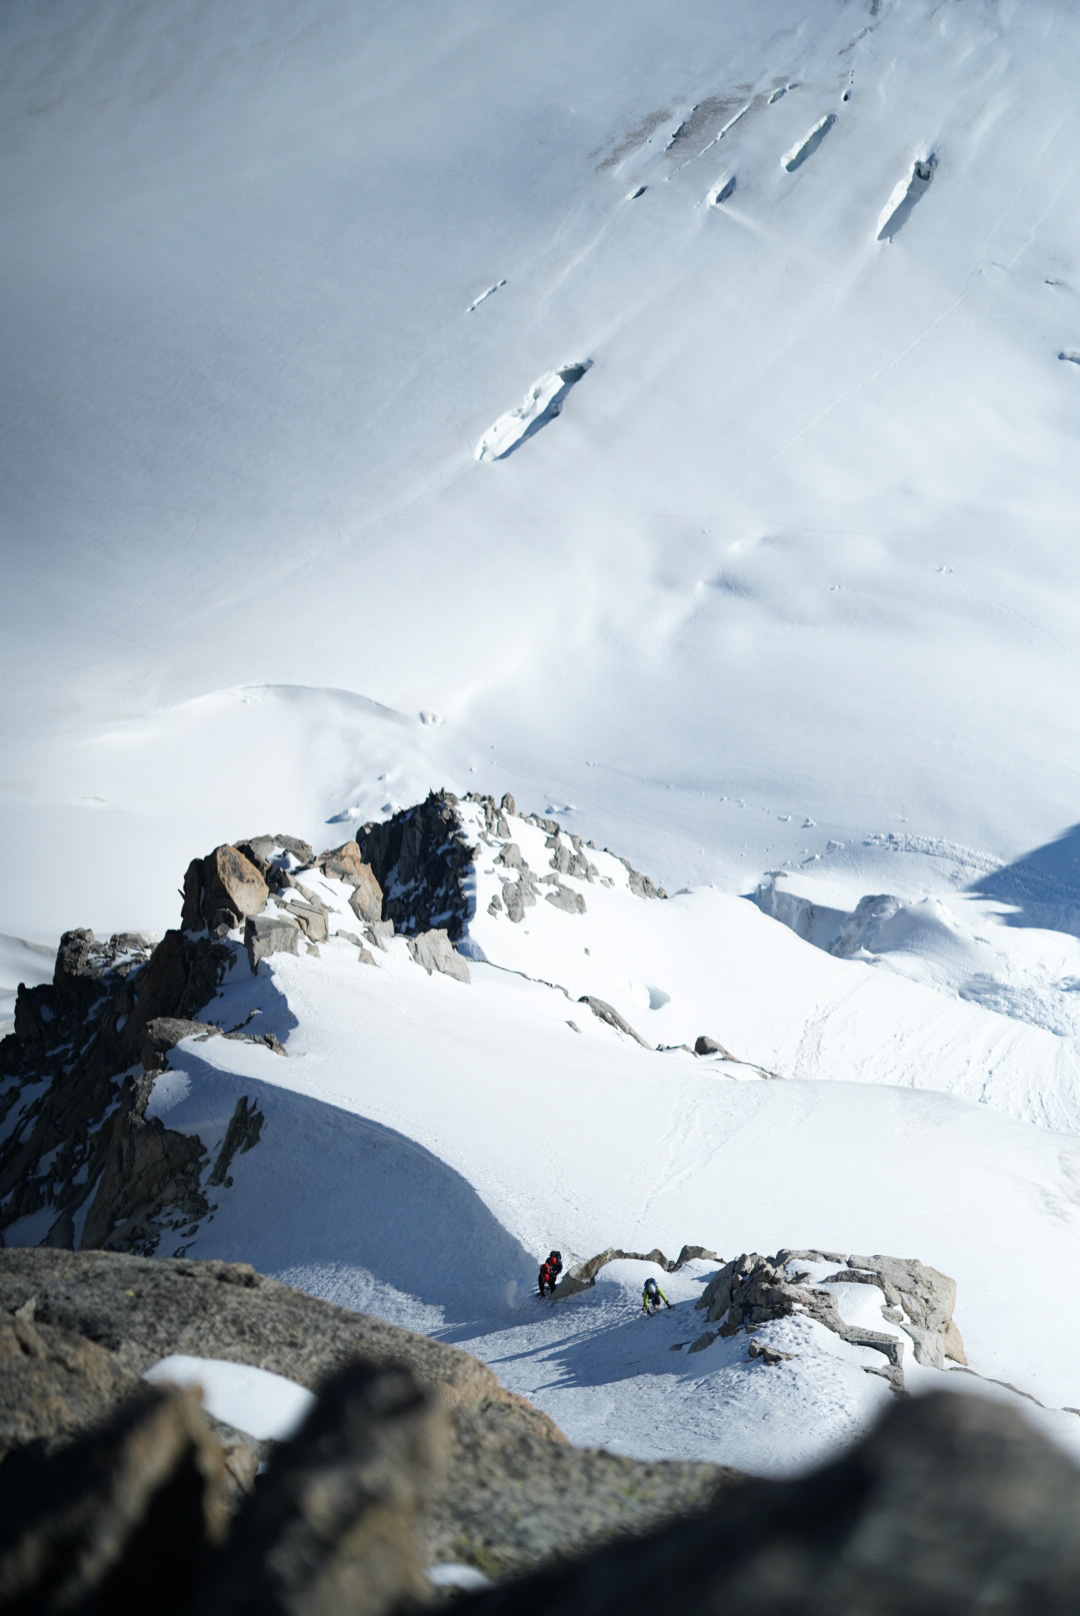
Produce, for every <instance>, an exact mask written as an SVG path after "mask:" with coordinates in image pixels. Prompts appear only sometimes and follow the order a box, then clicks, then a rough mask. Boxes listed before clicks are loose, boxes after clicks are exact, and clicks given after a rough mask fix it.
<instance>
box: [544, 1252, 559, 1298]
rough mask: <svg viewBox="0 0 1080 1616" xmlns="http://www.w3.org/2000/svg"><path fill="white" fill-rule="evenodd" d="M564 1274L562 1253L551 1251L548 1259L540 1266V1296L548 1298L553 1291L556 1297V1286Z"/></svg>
mask: <svg viewBox="0 0 1080 1616" xmlns="http://www.w3.org/2000/svg"><path fill="white" fill-rule="evenodd" d="M561 1273H562V1252H561V1251H549V1252H548V1254H547V1257H546V1258H545V1260H544V1261H543V1262H542V1263H541V1265H540V1295H541V1296H546V1295H547V1293H548V1291H549V1290H550V1291H551V1294H552V1296H554V1295H555V1286H556V1285H557V1284H558V1282H559V1275H560V1274H561Z"/></svg>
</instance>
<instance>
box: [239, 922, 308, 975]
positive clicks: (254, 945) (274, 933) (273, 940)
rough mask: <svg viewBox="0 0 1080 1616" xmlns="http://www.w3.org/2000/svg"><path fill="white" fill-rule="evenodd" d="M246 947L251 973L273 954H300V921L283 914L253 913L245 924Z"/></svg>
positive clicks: (253, 973)
mask: <svg viewBox="0 0 1080 1616" xmlns="http://www.w3.org/2000/svg"><path fill="white" fill-rule="evenodd" d="M244 947H245V948H246V949H247V957H248V963H249V964H250V966H251V974H252V976H254V975H255V973H256V971H257V970H258V969H259V961H260V960H264V959H268V958H269V956H270V955H271V954H298V953H299V952H300V923H299V921H297V920H294V919H291V918H290V916H288V915H283V914H281V913H280V911H279V912H278V913H276V914H265V915H252V916H250V917H249V918H248V920H247V921H246V923H245V925H244Z"/></svg>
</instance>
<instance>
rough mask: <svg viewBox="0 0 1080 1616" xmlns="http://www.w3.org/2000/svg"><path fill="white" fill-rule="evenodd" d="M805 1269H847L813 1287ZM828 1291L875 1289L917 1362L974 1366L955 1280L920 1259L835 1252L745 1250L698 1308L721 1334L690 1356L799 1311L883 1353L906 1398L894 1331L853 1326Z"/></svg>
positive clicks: (704, 1339)
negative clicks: (959, 1321)
mask: <svg viewBox="0 0 1080 1616" xmlns="http://www.w3.org/2000/svg"><path fill="white" fill-rule="evenodd" d="M806 1263H811V1264H814V1265H815V1266H818V1265H822V1264H824V1265H827V1266H829V1267H831V1266H832V1265H833V1264H843V1265H844V1266H843V1267H842V1268H839V1269H838V1271H837V1272H835V1273H829V1274H825V1275H823V1276H822V1277H821V1278H820V1279H818V1280H817V1281H816V1282H812V1281H811V1280H810V1273H809V1270H808V1269H806V1268H805V1266H804V1265H805V1264H806ZM826 1285H872V1286H875V1287H876V1288H877V1289H878V1290H880V1292H881V1294H882V1307H881V1312H882V1317H883V1319H884V1320H886V1321H887V1322H888V1323H890V1324H895V1325H897V1326H899V1328H900V1329H902V1330H903V1331H904V1332H905V1334H906V1335H908V1336H909V1337H910V1338H911V1341H912V1344H913V1350H914V1354H915V1359H916V1362H918V1363H920V1364H925V1365H928V1366H929V1367H931V1368H934V1369H943V1368H944V1367H945V1360H946V1358H950V1359H952V1360H953V1361H954V1362H955V1363H959V1364H966V1363H967V1359H966V1357H965V1356H964V1343H963V1341H962V1339H961V1336H960V1331H959V1329H958V1328H957V1326H956V1322H955V1320H954V1319H953V1316H952V1312H953V1308H954V1306H955V1305H956V1281H955V1280H952V1279H950V1278H949V1277H948V1275H947V1274H942V1273H939V1272H938V1270H937V1269H936V1268H929V1267H927V1266H926V1264H925V1263H921V1262H918V1261H917V1260H916V1259H915V1258H901V1257H881V1256H877V1257H861V1256H846V1255H844V1254H843V1253H839V1252H830V1251H790V1250H787V1249H785V1250H782V1251H778V1252H777V1253H776V1256H775V1257H762V1256H761V1255H759V1253H758V1252H756V1251H755V1252H744V1253H743V1254H742V1256H740V1257H736V1258H734V1259H733V1260H732V1261H731V1262H728V1263H725V1264H724V1266H723V1267H722V1268H721V1269H720V1271H719V1273H718V1274H716V1275H715V1276H714V1277H713V1279H711V1280H710V1282H709V1284H708V1286H707V1287H706V1289H705V1293H704V1295H703V1296H702V1298H701V1300H700V1301H699V1302H698V1304H697V1305H698V1307H699V1308H704V1309H705V1311H706V1317H707V1318H708V1319H709V1321H710V1322H712V1323H716V1324H717V1326H718V1328H717V1329H716V1330H712V1331H707V1332H705V1334H704V1335H702V1336H700V1337H699V1338H698V1340H697V1341H696V1342H694V1344H693V1347H692V1348H691V1350H698V1351H700V1350H702V1349H703V1348H704V1347H706V1346H708V1345H709V1344H710V1343H711V1342H712V1341H714V1340H715V1339H716V1337H717V1336H718V1335H722V1336H731V1335H735V1334H736V1333H737V1332H738V1331H739V1330H746V1331H748V1332H749V1331H750V1330H752V1329H755V1328H757V1327H759V1326H760V1325H762V1324H766V1323H768V1322H769V1321H770V1320H771V1319H780V1318H786V1317H788V1316H790V1315H791V1314H794V1313H800V1314H804V1315H806V1316H807V1317H809V1318H812V1319H816V1320H817V1321H818V1323H819V1324H823V1325H825V1326H826V1328H827V1329H830V1330H832V1331H833V1332H834V1334H836V1335H838V1336H840V1338H841V1339H842V1340H844V1341H848V1342H850V1343H851V1344H852V1345H854V1346H861V1347H871V1348H873V1349H874V1350H875V1351H877V1352H880V1353H882V1355H883V1356H884V1357H885V1358H886V1359H887V1361H888V1368H887V1369H883V1370H882V1371H881V1372H882V1373H883V1374H884V1375H885V1378H886V1379H888V1381H889V1383H890V1385H891V1386H892V1387H893V1390H894V1391H897V1392H902V1391H903V1390H904V1372H903V1364H902V1357H903V1354H902V1352H901V1347H900V1342H899V1341H898V1339H897V1337H896V1334H895V1332H892V1333H887V1332H886V1331H884V1330H868V1329H865V1328H863V1327H861V1326H854V1325H849V1324H846V1323H845V1322H844V1320H843V1319H842V1318H841V1316H840V1313H839V1310H838V1308H837V1305H836V1297H835V1295H834V1293H833V1292H832V1291H831V1290H826V1289H824V1288H823V1287H824V1286H826Z"/></svg>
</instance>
